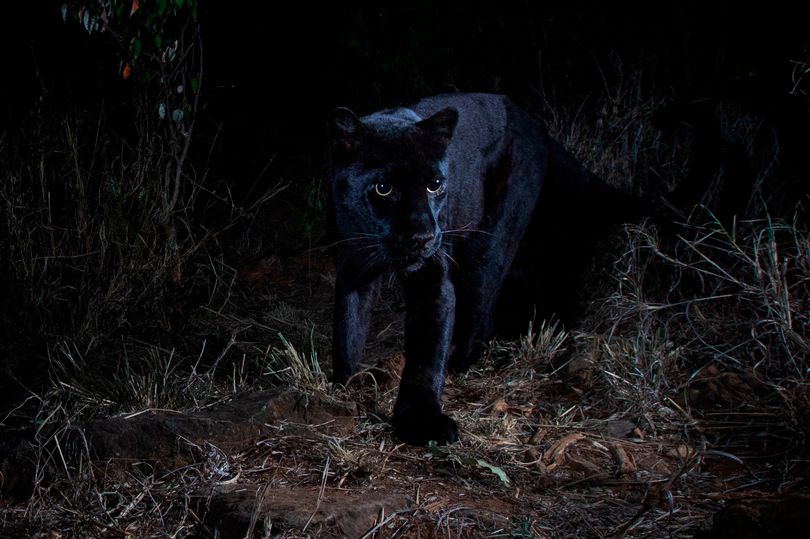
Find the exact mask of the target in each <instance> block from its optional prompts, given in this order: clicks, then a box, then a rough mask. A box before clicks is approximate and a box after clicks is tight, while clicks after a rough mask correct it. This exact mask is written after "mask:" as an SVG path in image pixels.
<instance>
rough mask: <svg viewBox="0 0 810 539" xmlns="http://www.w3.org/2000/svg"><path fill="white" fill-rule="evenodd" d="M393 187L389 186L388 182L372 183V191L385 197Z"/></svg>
mask: <svg viewBox="0 0 810 539" xmlns="http://www.w3.org/2000/svg"><path fill="white" fill-rule="evenodd" d="M393 190H394V188H393V187H392V186H391V184H390V183H375V184H374V192H375V193H377V194H378V195H380V196H381V197H387V196H388V195H390V194H391V192H392V191H393Z"/></svg>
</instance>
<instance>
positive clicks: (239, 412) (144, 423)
mask: <svg viewBox="0 0 810 539" xmlns="http://www.w3.org/2000/svg"><path fill="white" fill-rule="evenodd" d="M356 416H357V409H356V406H355V404H353V403H348V402H340V401H330V400H327V399H317V398H314V397H313V396H312V395H304V394H303V393H301V392H300V391H298V390H295V389H291V388H278V389H271V390H266V391H257V392H254V393H249V394H247V395H245V396H242V397H239V398H238V399H234V400H232V401H229V402H227V403H223V404H220V405H217V406H213V407H210V408H207V409H205V410H201V411H197V412H191V413H180V412H166V411H156V412H152V411H150V412H144V413H142V414H138V415H133V414H130V415H128V416H123V417H113V418H107V419H100V420H96V421H91V422H89V423H87V424H85V425H83V426H81V427H79V430H80V431H81V432H82V434H83V436H84V437H85V438H86V439H87V441H88V442H89V447H90V452H91V455H92V457H93V458H94V459H96V460H107V459H138V460H149V461H154V462H156V463H159V464H160V465H162V467H175V466H180V465H185V464H188V463H189V462H191V461H193V455H191V454H189V453H188V450H187V449H185V448H187V447H188V446H189V445H191V444H195V445H199V444H203V443H209V444H212V445H215V446H217V447H218V448H220V449H221V450H223V451H226V452H227V451H228V450H230V449H235V448H244V447H245V446H246V445H250V444H251V442H253V441H255V440H256V439H259V438H261V437H262V436H265V435H267V434H268V433H269V431H270V429H269V427H268V426H269V425H278V424H279V423H281V422H287V423H291V424H296V423H297V424H304V425H313V424H324V430H325V431H329V430H331V431H333V432H334V433H335V434H347V433H349V432H351V430H352V428H354V425H355V424H356Z"/></svg>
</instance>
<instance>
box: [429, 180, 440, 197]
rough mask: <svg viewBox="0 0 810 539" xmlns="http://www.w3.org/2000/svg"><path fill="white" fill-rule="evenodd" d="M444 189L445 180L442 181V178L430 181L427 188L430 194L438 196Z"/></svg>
mask: <svg viewBox="0 0 810 539" xmlns="http://www.w3.org/2000/svg"><path fill="white" fill-rule="evenodd" d="M443 187H444V180H442V179H441V178H434V179H432V180H430V181H429V182H427V186H426V188H427V192H428V193H430V194H431V195H435V194H437V193H438V192H439V191H441V190H442V188H443Z"/></svg>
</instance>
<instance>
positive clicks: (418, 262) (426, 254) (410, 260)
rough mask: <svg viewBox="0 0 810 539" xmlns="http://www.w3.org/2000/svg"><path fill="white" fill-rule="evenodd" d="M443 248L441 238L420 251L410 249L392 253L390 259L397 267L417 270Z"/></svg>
mask: <svg viewBox="0 0 810 539" xmlns="http://www.w3.org/2000/svg"><path fill="white" fill-rule="evenodd" d="M439 249H441V240H438V241H435V242H433V244H432V245H430V246H429V247H426V248H425V249H421V250H419V251H410V252H408V253H401V252H399V253H391V254H390V255H389V256H388V260H389V262H390V263H391V265H392V266H394V268H396V269H404V270H411V271H412V270H416V269H419V268H420V267H421V266H422V264H423V263H424V262H425V261H427V260H429V259H430V258H432V257H433V256H434V255H436V253H438V252H439Z"/></svg>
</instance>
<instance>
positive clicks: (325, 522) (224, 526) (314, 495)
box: [198, 485, 413, 539]
mask: <svg viewBox="0 0 810 539" xmlns="http://www.w3.org/2000/svg"><path fill="white" fill-rule="evenodd" d="M198 504H199V505H198V511H199V512H200V513H202V514H204V515H205V523H206V525H207V526H209V529H210V531H211V533H212V535H213V536H215V537H221V538H222V539H230V538H240V539H241V538H243V537H270V536H276V535H279V534H284V533H288V534H289V533H292V534H296V533H299V534H304V535H307V536H311V537H352V538H356V537H362V536H363V535H364V534H366V533H367V532H369V531H370V530H372V529H373V528H374V527H375V526H376V525H378V524H379V523H380V522H381V521H383V520H384V519H385V517H387V516H389V515H391V514H392V513H395V512H397V511H403V510H407V509H408V508H410V507H412V506H413V500H411V499H410V496H407V495H405V494H402V493H392V492H384V491H382V490H374V489H371V488H369V489H366V490H363V491H358V490H334V489H326V490H325V491H323V492H321V490H320V489H319V488H317V487H289V488H278V487H275V488H272V489H269V488H265V487H264V486H262V485H247V486H246V485H240V487H239V488H238V489H235V490H231V491H220V492H215V493H212V494H210V495H209V496H206V497H202V498H200V499H198Z"/></svg>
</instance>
